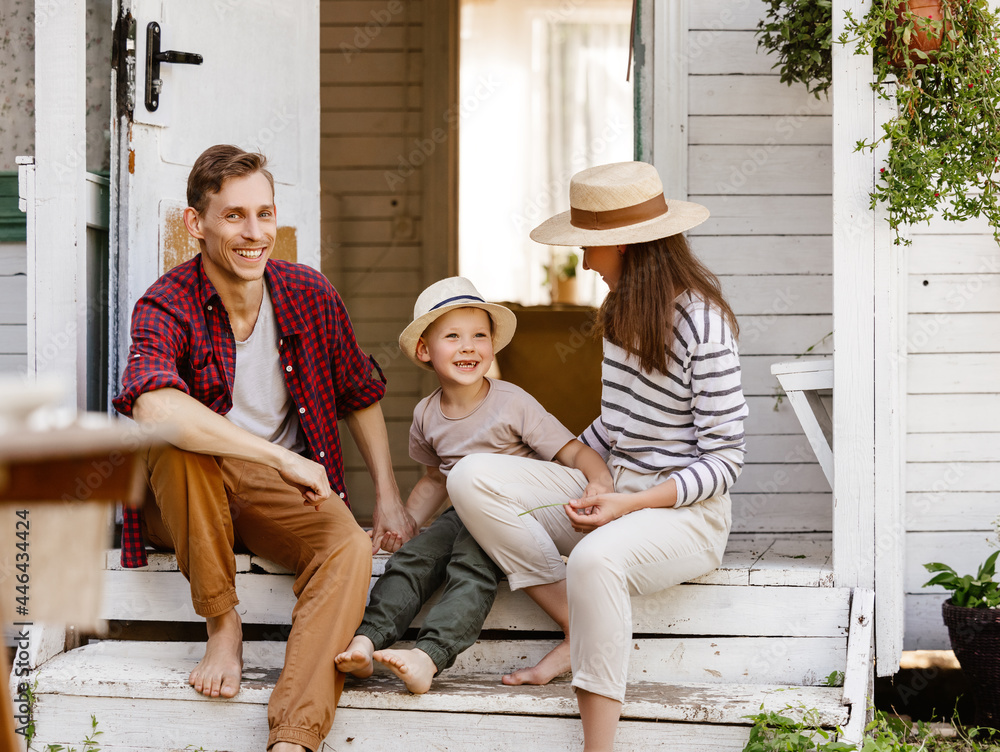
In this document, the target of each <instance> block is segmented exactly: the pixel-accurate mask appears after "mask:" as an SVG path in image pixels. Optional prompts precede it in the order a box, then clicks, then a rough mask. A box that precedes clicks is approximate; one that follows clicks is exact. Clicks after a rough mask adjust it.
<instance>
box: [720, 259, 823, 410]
mask: <svg viewBox="0 0 1000 752" xmlns="http://www.w3.org/2000/svg"><path fill="white" fill-rule="evenodd" d="M731 279H732V278H729V277H727V278H726V280H727V284H728V285H729V286H730V287H733V283H732V282H730V280H731ZM753 279H755V278H742V284H743V285H745V286H750V285H752V284H753ZM763 279H764V280H768V279H770V278H769V277H764V278H763ZM816 279H820V280H822V279H823V277H817V278H816ZM782 283H784V285H785V286H784V287H783V288H781V287H779V288H778V292H777V293H776V295H775V297H776V298H779V297H780V296H783V295H787V299H788V300H789V303H788V305H789V306H791V305H792V304H793V303H794V302H797V301H796V300H795V297H796V296H799V295H801V293H800V291H799V290H797V289H795V288H794V287H792V284H791V283H790V282H789V280H788V279H787V278H783V279H782ZM819 284H822V282H820V283H819ZM772 289H773V288H772ZM781 299H784V298H781ZM779 305H780V304H779ZM739 323H740V340H739V345H740V356H741V363H740V365H741V366H743V362H742V359H743V358H746V357H748V356H754V355H763V356H768V355H776V354H787V355H791V356H795V355H798V354H799V353H803V352H805V351H806V350H807V349H808V348H813V349H812V350H811V351H810V352H811V353H814V354H816V355H820V354H827V353H832V352H833V342H832V340H833V337H829V336H828V335H829V334H830V333H831V332H832V331H833V318H832V317H831V316H830V315H829V314H810V315H793V314H778V313H776V312H775V313H772V314H770V315H768V314H757V315H752V314H747V315H745V316H740V318H739ZM745 370H746V369H745V368H744V383H743V390H744V392H745V391H746V388H747V384H746V374H745ZM770 381H771V382H772V383H776V379H774V378H773V377H772V378H771V379H770Z"/></svg>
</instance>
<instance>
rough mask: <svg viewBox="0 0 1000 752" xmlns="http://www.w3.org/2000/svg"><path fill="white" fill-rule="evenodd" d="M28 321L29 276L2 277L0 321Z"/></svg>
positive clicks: (15, 322)
mask: <svg viewBox="0 0 1000 752" xmlns="http://www.w3.org/2000/svg"><path fill="white" fill-rule="evenodd" d="M27 321H28V284H27V277H24V276H20V275H18V276H12V277H0V323H4V324H26V323H27Z"/></svg>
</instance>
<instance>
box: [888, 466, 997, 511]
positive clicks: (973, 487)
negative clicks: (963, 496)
mask: <svg viewBox="0 0 1000 752" xmlns="http://www.w3.org/2000/svg"><path fill="white" fill-rule="evenodd" d="M998 472H1000V458H994V461H993V462H909V463H907V466H906V490H907V491H917V492H919V491H934V490H948V491H993V490H996V489H997V487H998V483H997V474H998ZM942 487H943V489H942ZM998 511H1000V510H998Z"/></svg>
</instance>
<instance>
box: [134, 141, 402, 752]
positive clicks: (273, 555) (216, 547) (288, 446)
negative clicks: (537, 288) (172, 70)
mask: <svg viewBox="0 0 1000 752" xmlns="http://www.w3.org/2000/svg"><path fill="white" fill-rule="evenodd" d="M187 200H188V204H189V206H188V207H187V209H185V211H184V223H185V225H186V227H187V230H188V232H189V233H190V234H191V235H192V236H193V237H194V238H196V239H197V240H198V243H199V245H200V246H201V253H200V254H199V255H198V256H196V257H195V258H194V259H192V260H191V261H188V262H186V263H184V264H181V265H180V266H178V267H177V268H175V269H173V270H171V271H169V272H167V273H166V274H164V275H163V276H162V277H161V278H160V279H159V280H157V282H156V283H154V284H153V286H152V287H150V288H149V290H148V291H147V292H146V294H145V295H143V297H142V298H141V299H140V300H139V302H138V303H137V304H136V306H135V310H134V311H133V314H132V346H131V349H130V350H129V362H128V366H127V368H126V370H125V374H124V377H123V389H122V392H121V394H119V395H118V397H117V398H116V399H115V401H114V404H115V408H116V409H117V410H118V411H119V412H121V413H122V414H124V415H127V416H131V417H134V418H135V420H137V421H139V422H140V423H151V424H155V423H161V422H169V423H170V424H171V425H172V426H174V427H175V428H176V429H177V434H176V436H175V437H174V439H173V443H172V444H171V445H168V446H166V447H163V448H158V449H153V450H150V452H149V454H148V458H147V465H148V476H149V485H150V489H151V491H152V494H153V496H154V497H155V504H153V503H151V502H148V501H147V504H146V507H145V509H144V512H145V513H144V515H143V516H142V520H141V527H140V522H139V520H138V519H137V516H136V515H133V514H128V515H127V516H126V520H125V532H124V534H123V539H124V540H123V545H122V559H123V563H124V564H125V565H126V566H142V565H144V564H145V554H144V552H143V549H142V534H143V533H145V536H146V539H147V540H148V541H149V542H150V543H152V544H153V545H155V546H157V547H164V548H168V549H173V550H175V551H176V554H177V563H178V566H179V568H180V570H181V571H182V572H183V573H184V576H185V577H187V579H188V581H189V582H190V584H191V597H192V601H193V604H194V608H195V611H196V612H197V613H198V614H199V615H201V616H204V617H205V619H206V624H207V628H208V643H207V645H206V650H205V656H204V658H202V660H201V662H200V663H199V664H198V666H197V667H196V668H195V669H194V670H193V671H192V672H191V675H190V677H189V682H190V683H191V684H192V686H194V688H195V689H196V690H197V691H198V692H201V693H202V694H205V695H207V696H210V697H233V696H234V695H235V694H236V693H237V692H238V691H239V685H240V675H241V672H242V666H243V663H242V624H241V622H240V618H239V615H238V614H237V612H236V610H235V606H236V605H237V604H238V603H239V600H238V597H237V594H236V589H235V557H234V554H233V549H234V546H239V547H241V548H246V549H249V550H250V551H251V552H253V553H255V554H258V555H260V556H263V557H264V558H267V559H269V560H272V561H275V562H277V563H279V564H282V565H284V566H285V567H287V568H289V569H291V570H292V571H293V572H294V573H295V582H294V592H295V595H296V597H297V599H298V600H297V603H296V606H295V609H294V610H293V612H292V628H291V631H290V633H289V636H288V645H287V648H286V652H285V665H284V668H283V669H282V672H281V676H280V678H279V679H278V682H277V684H276V685H275V688H274V692H273V693H272V695H271V700H270V704H269V706H268V724H269V728H270V734H269V737H268V742H267V745H268V749H271V750H273V752H290V751H291V750H303V749H309V750H313V751H315V750H317V749H318V748H319V746H320V743H321V742H322V740H323V739H324V737H325V736H326V734H327V733H328V732H329V730H330V727H331V725H332V723H333V715H334V710H335V708H336V705H337V701H338V700H339V697H340V692H341V689H342V688H343V680H344V675H343V674H341V673H339V672H337V671H336V670H335V666H334V657H335V656H336V655H337V653H339V652H341V651H342V650H344V648H345V647H346V646H347V644H348V643H349V642H350V640H351V637H352V636H353V635H354V631H355V629H356V628H357V626H358V624H360V622H361V617H362V615H363V612H364V607H365V598H366V594H367V589H368V583H369V579H370V576H371V554H372V552H373V551H377V550H378V548H379V545H380V543H381V542H382V540H383V538H386V540H387V541H393V545H394V546H395V545H397V542H398V541H399V540H403V541H405V540H407V539H409V538H410V537H411V536H412V535H414V534H415V532H416V530H415V526H414V523H413V519H412V518H411V517H410V515H409V514H408V513H407V512H406V511H405V509H404V508H403V505H402V502H401V500H400V497H399V490H398V488H397V487H396V482H395V479H394V478H393V474H392V465H391V461H390V458H389V449H388V441H387V437H386V430H385V423H384V420H383V418H382V412H381V408H380V407H379V403H378V401H379V400H380V399H381V398H382V396H383V395H384V393H385V379H384V378H383V377H382V375H381V370H380V369H378V365H377V364H376V363H375V361H374V360H373V359H369V358H367V357H366V356H365V355H364V353H362V352H361V350H360V348H359V347H358V345H357V343H356V341H355V339H354V334H353V330H352V328H351V324H350V320H349V319H348V316H347V312H346V310H345V309H344V305H343V302H342V301H341V299H340V297H339V295H338V294H337V292H336V291H335V290H334V288H333V286H332V285H331V284H330V283H329V282H328V281H327V280H326V278H325V277H323V276H322V275H321V274H319V273H318V272H316V271H315V270H313V269H311V268H309V267H306V266H302V265H299V264H291V263H288V262H283V261H277V260H275V261H269V258H270V255H271V252H272V250H273V248H274V241H275V236H276V234H277V220H276V209H275V205H274V181H273V178H272V177H271V174H270V173H269V172H268V171H267V170H266V161H265V159H264V157H263V156H262V155H259V154H250V153H247V152H245V151H243V150H241V149H238V148H236V147H234V146H225V145H220V146H213V147H211V148H209V149H207V150H206V151H205V152H204V153H203V154H202V155H201V156H200V157H198V159H197V161H196V162H195V164H194V166H193V167H192V169H191V174H190V176H189V178H188V187H187ZM338 418H344V419H345V421H346V423H347V426H348V428H349V430H350V431H351V435H352V436H353V437H354V439H355V442H356V443H357V445H358V447H359V449H360V451H361V455H362V457H363V458H364V460H365V463H366V464H367V466H368V470H369V472H370V473H371V475H372V478H373V479H374V481H375V495H376V498H375V515H374V530H373V531H372V537H371V539H369V538H368V537H367V536H366V534H365V533H364V531H362V530H361V528H360V527H358V525H357V523H356V522H355V520H354V518H353V517H352V515H351V513H350V511H349V509H348V507H347V506H346V505H345V504H344V503H340V502H341V500H343V501H344V502H347V491H346V488H345V486H344V472H343V455H342V452H341V447H340V439H339V434H338V431H337V419H338ZM331 497H332V498H331ZM328 500H329V501H328ZM324 502H327V503H324ZM386 536H388V537H386ZM396 536H399V537H398V538H397V537H396Z"/></svg>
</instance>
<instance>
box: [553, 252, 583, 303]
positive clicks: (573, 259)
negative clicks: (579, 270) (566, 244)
mask: <svg viewBox="0 0 1000 752" xmlns="http://www.w3.org/2000/svg"><path fill="white" fill-rule="evenodd" d="M579 263H580V256H579V255H578V254H577V253H576V252H574V251H570V252H569V253H568V254H565V255H562V256H556V255H555V254H553V256H552V260H551V261H550V262H549V266H548V268H546V270H545V273H546V275H545V281H546V282H547V283H548V284H549V288H550V291H551V293H552V302H553V303H576V300H577V297H576V267H577V264H579Z"/></svg>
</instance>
